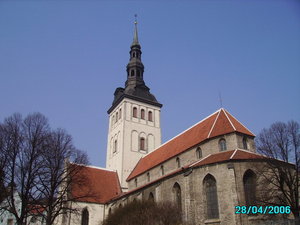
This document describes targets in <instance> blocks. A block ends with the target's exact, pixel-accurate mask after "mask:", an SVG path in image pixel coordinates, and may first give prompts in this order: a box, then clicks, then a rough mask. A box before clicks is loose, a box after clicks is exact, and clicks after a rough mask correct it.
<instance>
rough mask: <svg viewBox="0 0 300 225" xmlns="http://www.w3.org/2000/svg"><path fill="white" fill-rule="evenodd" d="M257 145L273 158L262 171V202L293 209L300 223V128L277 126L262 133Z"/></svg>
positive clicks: (294, 125) (278, 124) (290, 125)
mask: <svg viewBox="0 0 300 225" xmlns="http://www.w3.org/2000/svg"><path fill="white" fill-rule="evenodd" d="M256 145H257V150H258V152H260V153H262V154H264V155H266V156H268V157H270V159H269V160H267V163H266V164H265V165H266V166H264V167H263V169H262V170H261V171H260V175H261V181H262V185H264V187H265V188H264V193H263V194H262V195H261V199H260V201H261V202H262V203H265V204H269V205H270V204H271V205H287V206H290V207H291V211H292V213H293V215H294V217H295V219H296V221H298V223H299V171H300V161H299V159H300V149H299V146H300V129H299V124H298V123H297V122H295V121H290V122H288V123H283V122H276V123H274V124H272V125H271V127H270V128H268V129H263V130H262V131H261V133H260V134H259V135H258V137H257V138H256ZM274 159H276V160H274Z"/></svg>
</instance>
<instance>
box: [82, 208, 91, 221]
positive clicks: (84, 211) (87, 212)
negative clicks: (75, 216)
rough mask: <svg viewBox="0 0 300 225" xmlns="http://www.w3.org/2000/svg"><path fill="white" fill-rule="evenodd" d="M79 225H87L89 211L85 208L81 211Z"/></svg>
mask: <svg viewBox="0 0 300 225" xmlns="http://www.w3.org/2000/svg"><path fill="white" fill-rule="evenodd" d="M81 225H89V211H88V210H87V208H85V209H84V210H82V214H81Z"/></svg>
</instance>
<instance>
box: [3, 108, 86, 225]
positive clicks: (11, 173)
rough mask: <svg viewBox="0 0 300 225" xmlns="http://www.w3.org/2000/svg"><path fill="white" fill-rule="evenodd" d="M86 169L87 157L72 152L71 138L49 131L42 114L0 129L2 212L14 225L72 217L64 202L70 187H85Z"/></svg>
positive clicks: (19, 118)
mask: <svg viewBox="0 0 300 225" xmlns="http://www.w3.org/2000/svg"><path fill="white" fill-rule="evenodd" d="M69 161H73V162H74V163H75V164H74V163H73V164H70V163H69ZM86 163H87V155H86V154H85V153H83V152H82V151H80V150H77V149H76V148H75V147H74V146H73V143H72V138H71V136H70V135H68V134H67V133H66V131H64V130H62V129H58V130H55V131H52V130H51V129H50V127H49V124H48V121H47V119H46V118H45V117H44V116H43V115H42V114H40V113H34V114H31V115H28V116H27V117H26V118H25V119H22V116H21V115H20V114H14V115H13V116H11V117H8V118H7V119H5V120H4V122H3V124H0V175H1V172H3V173H2V174H3V176H0V184H1V179H2V180H3V186H4V189H5V190H4V191H3V193H4V194H5V195H4V196H3V197H4V200H3V202H2V204H1V206H0V211H7V212H9V213H11V214H13V215H14V217H15V219H16V222H17V224H18V225H24V224H27V218H28V217H29V216H31V215H34V216H36V215H38V216H40V217H42V218H44V220H45V221H46V224H47V225H50V224H53V222H54V220H55V219H56V218H57V216H59V215H60V214H66V213H69V212H74V209H72V208H71V207H69V204H67V203H68V202H69V201H73V200H74V198H71V197H68V196H69V191H70V186H71V184H74V183H78V184H81V185H83V184H86V183H84V182H86V180H85V179H84V177H83V176H80V174H82V173H81V171H82V170H83V169H84V168H85V167H84V166H82V165H83V164H86ZM79 164H80V165H81V166H79ZM70 165H72V166H70ZM0 188H1V186H0ZM79 197H84V196H79ZM79 197H78V196H77V198H79Z"/></svg>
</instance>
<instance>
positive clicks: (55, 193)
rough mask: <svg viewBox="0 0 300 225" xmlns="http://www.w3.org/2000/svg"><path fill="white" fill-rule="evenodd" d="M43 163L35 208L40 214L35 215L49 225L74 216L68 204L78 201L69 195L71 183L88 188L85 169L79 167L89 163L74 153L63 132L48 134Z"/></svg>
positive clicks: (78, 153)
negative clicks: (59, 219)
mask: <svg viewBox="0 0 300 225" xmlns="http://www.w3.org/2000/svg"><path fill="white" fill-rule="evenodd" d="M42 160H43V167H42V170H41V171H40V173H39V176H38V186H37V188H38V190H39V194H40V196H39V198H38V199H37V200H38V201H37V202H36V204H35V205H36V206H37V207H38V208H41V207H42V209H43V210H37V212H39V214H40V216H42V217H44V219H45V221H46V224H47V225H51V224H53V223H54V221H55V219H56V218H57V217H58V216H59V215H61V214H67V213H70V212H74V210H75V209H73V208H72V207H70V204H68V203H69V202H72V201H75V200H78V199H77V198H78V197H77V198H76V197H72V196H71V195H69V192H70V187H71V185H74V183H76V184H78V185H79V184H80V185H88V184H87V180H86V179H85V177H83V176H82V170H84V168H85V167H83V166H82V165H84V164H86V163H87V162H88V160H87V155H86V154H85V153H83V152H82V151H79V150H77V149H75V147H74V146H73V143H72V138H71V136H70V135H68V134H67V133H66V132H65V131H64V130H62V129H58V130H56V131H52V132H51V133H49V135H48V138H47V140H46V147H45V148H44V149H43V152H42ZM70 160H71V161H72V162H73V163H72V164H70V163H69V161H70ZM86 194H87V193H86ZM81 197H86V195H84V196H81ZM41 200H42V201H41Z"/></svg>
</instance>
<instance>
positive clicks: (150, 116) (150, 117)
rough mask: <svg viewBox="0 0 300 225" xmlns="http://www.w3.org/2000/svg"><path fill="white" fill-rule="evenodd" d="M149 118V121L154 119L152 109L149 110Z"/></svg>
mask: <svg viewBox="0 0 300 225" xmlns="http://www.w3.org/2000/svg"><path fill="white" fill-rule="evenodd" d="M148 120H149V121H153V118H152V112H151V111H149V112H148Z"/></svg>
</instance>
